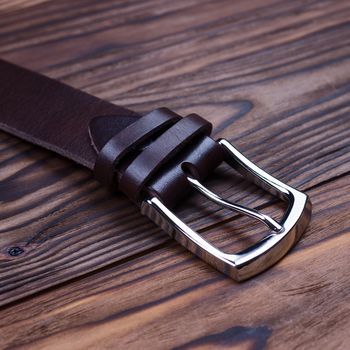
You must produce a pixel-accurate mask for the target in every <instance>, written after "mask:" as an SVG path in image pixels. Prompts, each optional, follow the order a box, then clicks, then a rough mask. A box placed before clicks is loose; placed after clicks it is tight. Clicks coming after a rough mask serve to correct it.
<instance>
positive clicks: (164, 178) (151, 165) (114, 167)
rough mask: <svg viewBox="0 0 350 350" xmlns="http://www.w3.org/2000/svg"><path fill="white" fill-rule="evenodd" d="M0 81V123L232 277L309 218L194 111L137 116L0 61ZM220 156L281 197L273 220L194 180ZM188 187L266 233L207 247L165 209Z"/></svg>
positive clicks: (261, 263) (251, 271) (255, 267)
mask: <svg viewBox="0 0 350 350" xmlns="http://www.w3.org/2000/svg"><path fill="white" fill-rule="evenodd" d="M0 77H1V84H0V99H1V100H0V106H1V107H0V108H1V113H0V129H2V130H5V131H8V132H10V133H12V134H14V135H16V136H19V137H21V138H23V139H25V140H28V141H30V142H32V143H34V144H37V145H40V146H43V147H46V148H48V149H49V150H53V151H55V152H57V153H59V154H61V155H63V156H65V157H67V158H70V159H72V160H75V161H76V162H78V163H80V164H82V165H85V166H87V167H88V168H90V169H95V176H96V177H97V179H98V180H99V181H101V182H102V183H103V184H105V185H108V186H110V187H111V186H112V187H115V188H118V189H119V190H121V191H123V192H124V193H125V194H126V195H127V196H129V198H130V199H131V200H133V201H134V202H135V203H137V204H138V205H139V206H140V209H141V213H142V214H144V215H147V216H148V217H149V218H150V219H151V220H153V221H154V222H155V223H157V224H158V225H159V226H160V227H162V228H163V229H164V230H165V231H167V232H168V233H169V235H171V236H172V237H174V238H175V239H177V240H178V241H179V242H180V243H181V244H182V245H184V246H185V247H186V248H188V249H189V250H191V251H192V252H194V253H195V254H197V255H198V256H200V257H201V258H202V259H204V260H205V261H207V262H208V263H209V264H211V265H213V266H214V267H215V268H217V269H218V270H220V271H222V272H223V273H225V274H227V275H229V276H231V277H232V278H234V279H236V280H239V281H240V280H244V279H246V278H249V277H251V276H253V275H255V274H257V273H259V272H261V271H263V270H265V269H267V268H268V267H270V266H271V265H272V264H274V263H275V262H276V261H277V260H279V259H280V258H281V257H282V256H283V255H284V254H286V253H287V252H288V250H289V249H290V248H291V247H292V246H293V245H294V244H295V242H296V241H297V240H298V239H299V237H300V236H301V234H302V232H303V231H304V230H305V228H306V226H307V224H308V222H309V219H310V215H311V203H310V201H309V199H308V197H307V195H305V194H304V193H301V192H299V191H297V190H295V189H293V188H291V187H290V186H288V185H285V184H283V183H282V182H280V181H278V180H277V179H275V178H273V177H272V176H271V175H269V174H267V173H265V172H264V171H263V170H261V169H259V168H258V167H257V166H256V165H254V164H253V163H252V162H250V161H249V160H248V159H247V158H245V157H244V156H243V155H242V154H241V153H240V152H239V151H238V150H236V149H235V148H234V147H233V145H232V144H230V143H229V142H228V141H227V140H219V141H218V142H215V141H214V140H212V139H211V138H210V137H209V134H210V132H211V124H210V123H209V122H207V121H205V120H204V119H203V118H201V117H199V116H198V115H195V114H191V115H189V116H187V117H185V118H181V117H180V116H179V115H177V114H176V113H174V112H172V111H170V110H168V109H166V108H161V109H158V110H156V111H153V112H151V113H149V114H147V115H146V116H144V117H140V116H139V115H138V114H136V113H134V112H132V111H129V110H127V109H125V108H121V107H118V106H115V105H113V104H111V103H108V102H105V101H101V100H99V99H98V98H96V97H93V96H90V95H88V94H86V93H83V92H81V91H78V90H76V89H73V88H71V87H69V86H67V85H64V84H62V83H59V82H57V81H54V80H52V79H49V78H46V77H44V76H42V75H40V74H37V73H33V72H30V71H28V70H25V69H23V68H20V67H17V66H14V65H12V64H10V63H7V62H4V61H1V60H0ZM224 159H225V161H226V162H228V163H229V164H230V165H231V166H233V167H234V168H235V169H236V170H238V171H239V172H241V174H242V175H243V176H245V177H246V178H251V179H252V180H253V181H254V182H255V183H256V184H258V185H260V187H262V188H264V189H266V190H268V191H269V192H270V193H271V194H273V195H277V196H278V197H279V198H281V199H282V200H286V201H287V202H288V203H289V206H288V212H287V213H286V215H285V216H284V217H283V219H282V221H281V223H278V222H276V221H275V220H274V219H273V218H271V217H269V216H267V215H265V214H263V213H260V212H258V211H256V210H254V209H250V208H247V207H243V206H241V205H238V204H235V203H231V202H229V201H227V200H225V199H224V198H221V197H220V195H218V194H216V193H213V192H212V191H210V190H209V189H207V188H206V187H205V186H204V185H203V184H202V183H201V181H202V180H203V179H204V178H205V177H206V176H208V175H209V174H211V173H212V172H213V170H214V169H215V168H216V167H217V166H218V165H219V164H220V163H221V162H222V161H223V160H224ZM191 188H195V189H196V190H198V191H199V192H200V193H201V194H202V195H204V196H205V197H206V198H208V199H209V200H211V201H214V202H215V203H216V204H218V205H220V206H223V207H225V208H227V209H231V210H235V211H238V212H240V213H242V214H245V215H248V216H249V217H252V218H255V219H256V220H259V221H260V222H262V223H264V224H265V225H266V226H267V227H268V228H269V229H270V231H272V232H271V233H270V234H269V235H268V236H266V237H265V238H264V239H262V240H261V241H260V242H257V243H256V244H254V245H253V246H251V247H250V248H248V249H246V250H244V251H242V252H238V253H235V254H227V253H225V252H223V251H221V250H219V249H217V248H216V247H214V246H213V245H211V244H210V243H209V242H208V241H206V240H205V239H204V238H203V237H202V236H201V235H199V234H198V233H197V232H195V231H193V230H192V229H191V228H190V227H188V226H187V225H186V224H185V223H184V222H183V221H181V220H180V219H179V218H178V217H177V216H176V215H175V214H174V213H173V212H172V211H171V210H170V207H171V206H174V205H176V204H177V203H179V202H180V200H181V199H182V198H183V197H184V196H186V195H187V193H188V191H189V190H190V189H191Z"/></svg>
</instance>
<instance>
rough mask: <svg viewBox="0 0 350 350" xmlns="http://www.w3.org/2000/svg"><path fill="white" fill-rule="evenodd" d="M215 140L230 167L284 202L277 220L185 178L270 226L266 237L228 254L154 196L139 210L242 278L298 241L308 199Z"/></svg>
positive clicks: (261, 268) (219, 266) (208, 194)
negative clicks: (241, 249)
mask: <svg viewBox="0 0 350 350" xmlns="http://www.w3.org/2000/svg"><path fill="white" fill-rule="evenodd" d="M218 142H219V144H220V145H221V146H222V147H224V149H225V151H226V152H227V155H228V158H227V162H228V163H229V164H230V165H231V166H232V167H233V168H234V169H236V170H238V171H239V172H240V173H241V174H242V175H244V176H245V177H247V178H249V179H250V180H251V181H252V182H254V183H255V184H257V185H258V186H260V187H262V188H263V189H265V190H266V191H268V192H270V193H271V194H273V195H275V196H277V197H278V198H280V199H282V200H284V201H286V202H288V204H289V205H288V209H287V211H286V213H285V215H284V217H283V219H282V220H281V222H280V223H277V222H276V221H275V220H273V219H272V218H270V217H268V216H266V215H264V214H262V213H260V212H258V211H256V210H253V209H249V208H246V207H243V206H240V205H237V204H233V203H230V202H228V201H226V200H224V199H222V198H221V197H219V196H218V195H216V194H215V193H213V192H211V191H210V190H208V189H207V188H206V187H205V186H204V185H202V184H201V183H200V182H199V181H198V180H196V179H194V178H193V177H191V176H188V180H189V181H190V183H191V185H192V186H193V187H194V188H196V189H197V190H198V191H199V192H200V193H202V194H203V195H205V196H206V197H207V198H209V199H210V200H213V201H214V202H216V203H218V204H220V205H222V206H224V207H226V208H229V209H231V210H236V211H238V212H240V213H243V214H245V215H248V216H250V217H252V218H255V219H257V220H259V221H261V222H263V223H264V224H265V225H267V226H268V227H269V228H270V229H271V233H270V234H269V235H268V236H266V237H265V238H263V239H262V240H260V241H259V242H257V243H256V244H254V245H253V246H251V247H249V248H248V249H246V250H244V251H241V252H239V253H236V254H228V253H225V252H223V251H221V250H219V249H217V248H216V247H214V246H213V245H212V244H210V243H209V242H208V241H206V240H205V239H204V238H202V237H201V236H200V235H199V234H198V233H197V232H195V231H193V230H192V229H191V228H190V227H189V226H187V225H186V224H185V223H184V222H183V221H182V220H180V219H179V218H178V217H177V216H176V215H175V214H174V213H173V212H172V211H170V210H169V209H168V208H167V207H166V206H165V205H164V204H163V203H162V202H161V201H160V200H159V199H158V198H156V197H153V198H149V199H147V200H145V201H144V202H143V203H142V205H141V212H142V214H144V215H146V216H148V217H149V218H150V219H151V220H153V221H154V222H155V223H156V224H157V225H159V226H160V227H161V228H162V229H164V230H165V231H166V232H167V233H168V234H169V235H170V236H171V237H173V238H175V239H176V240H177V241H178V242H179V243H180V244H182V245H183V246H185V247H186V248H187V249H189V250H190V251H191V252H193V253H194V254H196V255H197V256H199V257H200V258H201V259H203V260H204V261H206V262H207V263H209V264H211V265H212V266H214V267H215V268H216V269H218V270H219V271H221V272H223V273H225V274H226V275H228V276H230V277H232V278H233V279H234V280H236V281H243V280H245V279H247V278H250V277H252V276H254V275H256V274H258V273H260V272H262V271H264V270H266V269H267V268H269V267H270V266H271V265H273V264H274V263H276V262H277V261H278V260H279V259H281V258H282V257H283V256H284V255H285V254H286V253H287V252H288V251H289V250H290V249H291V247H292V246H293V245H294V244H295V243H296V242H297V241H298V240H299V238H300V237H301V235H302V233H303V232H304V231H305V229H306V227H307V225H308V223H309V221H310V217H311V202H310V200H309V198H308V196H307V195H306V194H304V193H302V192H300V191H297V190H296V189H294V188H292V187H290V186H288V185H286V184H284V183H282V182H281V181H279V180H277V179H275V178H274V177H272V176H271V175H269V174H267V173H266V172H264V171H263V170H261V169H260V168H258V167H257V166H256V165H255V164H253V163H252V162H251V161H250V160H249V159H247V158H246V157H244V156H243V155H242V154H241V153H240V152H239V151H237V150H236V149H235V148H234V147H233V145H232V144H231V143H230V142H228V141H227V140H224V139H221V140H219V141H218Z"/></svg>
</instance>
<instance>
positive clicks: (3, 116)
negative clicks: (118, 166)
mask: <svg viewBox="0 0 350 350" xmlns="http://www.w3.org/2000/svg"><path fill="white" fill-rule="evenodd" d="M101 115H113V116H114V117H113V118H111V119H110V122H109V123H108V124H107V125H105V128H104V133H105V134H106V136H105V137H107V139H108V138H110V137H112V136H114V135H115V134H116V133H117V132H119V131H120V130H122V129H124V128H125V127H127V126H128V125H130V124H132V123H133V122H134V121H136V120H137V119H138V118H139V117H140V116H139V115H138V114H136V113H135V112H132V111H129V110H127V109H125V108H122V107H118V106H115V105H113V104H111V103H109V102H106V101H102V100H100V99H98V98H96V97H94V96H91V95H89V94H86V93H84V92H82V91H79V90H77V89H74V88H72V87H70V86H68V85H65V84H63V83H60V82H58V81H56V80H53V79H50V78H48V77H45V76H43V75H41V74H38V73H34V72H31V71H29V70H26V69H24V68H21V67H18V66H16V65H14V64H11V63H9V62H6V61H3V60H0V129H1V130H4V131H7V132H9V133H10V134H13V135H15V136H18V137H20V138H22V139H24V140H26V141H29V142H31V143H34V144H36V145H39V146H42V147H44V148H47V149H49V150H52V151H54V152H56V153H58V154H61V155H63V156H64V157H67V158H69V159H72V160H74V161H76V162H77V163H79V164H82V165H84V166H86V167H88V168H90V169H93V167H94V164H95V160H96V152H95V150H94V148H93V147H91V140H90V136H89V124H90V121H91V120H92V119H93V118H94V117H97V116H101Z"/></svg>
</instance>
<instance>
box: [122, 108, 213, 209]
mask: <svg viewBox="0 0 350 350" xmlns="http://www.w3.org/2000/svg"><path fill="white" fill-rule="evenodd" d="M211 129H212V126H211V124H210V123H209V122H208V121H206V120H204V119H203V118H201V117H200V116H198V115H196V114H191V115H189V116H187V117H186V118H183V119H181V120H180V121H178V122H177V123H176V124H174V125H173V126H172V127H170V128H169V129H168V130H167V131H166V132H164V134H162V135H161V136H159V137H158V138H157V139H156V140H155V141H154V142H153V143H152V144H151V145H150V146H148V147H147V148H146V149H145V150H144V151H143V152H141V153H140V155H139V156H138V157H136V159H135V160H133V161H132V163H131V164H130V165H129V166H128V168H127V169H126V170H125V171H124V172H123V174H122V176H121V178H120V181H119V188H120V190H121V191H122V192H124V193H125V194H126V195H127V196H128V197H129V198H130V199H131V200H132V201H134V202H136V203H138V202H140V199H141V192H142V190H143V188H144V186H145V184H146V183H147V181H149V180H150V179H151V177H152V175H153V174H155V173H156V172H157V170H158V169H160V167H162V166H165V165H166V163H167V162H168V161H169V160H170V159H171V158H172V157H173V156H174V155H176V154H177V153H179V152H180V151H181V150H182V149H183V148H184V147H185V146H186V145H188V144H189V143H190V141H191V140H193V139H194V138H195V137H196V136H198V135H200V134H202V135H208V134H210V132H211Z"/></svg>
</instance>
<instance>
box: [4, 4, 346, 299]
mask: <svg viewBox="0 0 350 350" xmlns="http://www.w3.org/2000/svg"><path fill="white" fill-rule="evenodd" d="M155 9H158V11H159V12H158V13H155ZM223 9H225V10H224V11H223ZM67 13H69V16H68V15H67ZM349 13H350V8H349V4H348V3H347V2H342V1H336V2H332V3H328V2H315V1H295V2H287V1H281V2H276V1H269V2H264V4H261V3H258V2H253V1H252V2H249V3H247V2H246V1H238V2H235V3H233V2H231V1H222V2H220V6H218V4H217V2H214V1H208V2H205V3H204V2H200V3H199V2H196V1H176V2H170V1H169V2H158V1H149V2H135V3H132V4H129V3H127V2H125V3H124V2H118V3H117V4H115V3H114V2H112V1H103V2H97V1H90V2H89V3H88V5H87V4H86V3H85V2H80V1H76V2H74V5H72V3H71V2H70V1H60V2H53V1H49V2H45V3H43V4H38V5H34V6H31V7H29V8H26V9H23V10H16V11H14V12H9V13H8V15H6V16H5V17H3V18H2V19H1V22H0V54H1V56H2V58H5V59H9V60H12V61H14V62H17V63H20V64H22V65H25V66H27V67H30V68H34V69H37V70H39V71H41V72H43V73H46V74H49V75H50V76H52V77H55V78H59V79H62V80H63V81H65V82H68V83H70V84H72V85H74V86H76V87H78V88H83V89H84V90H86V91H88V92H90V93H93V94H96V95H98V96H100V97H102V98H106V99H108V100H111V101H114V102H116V103H118V104H124V105H126V106H129V107H133V108H134V109H136V110H137V111H139V112H143V111H146V110H150V109H152V108H155V107H158V106H161V105H167V106H169V107H170V108H174V109H175V110H176V111H178V112H180V113H187V112H189V111H193V112H197V113H199V114H202V115H203V116H204V117H206V118H208V119H209V120H211V121H212V122H213V124H214V126H215V133H216V135H217V137H219V136H224V137H227V138H229V139H230V140H232V141H234V143H235V144H236V145H237V146H238V148H239V149H241V150H242V151H243V152H244V153H245V154H246V155H248V156H249V157H250V158H251V159H252V160H254V161H256V162H257V163H258V164H259V165H261V166H262V167H263V168H265V169H266V170H267V171H269V172H271V173H272V174H273V175H275V176H277V177H279V178H280V179H282V180H283V181H287V182H289V183H290V184H292V185H294V186H297V187H299V188H301V189H304V190H307V189H310V188H313V187H315V186H318V185H319V184H322V183H324V182H327V181H329V180H331V179H333V178H335V177H339V176H341V175H342V174H346V173H348V172H349V170H350V169H349V158H350V156H349V148H350V145H349V144H350V142H349V140H350V118H349V117H348V116H349V112H350V107H349V106H350V104H349V91H350V83H349V72H350V70H349V68H350V60H349V57H350V56H349V53H350V46H349V45H348V43H349V40H350V35H349V33H350V30H349V25H348V22H347V21H348V15H349ZM87 37H88V38H89V40H87ZM0 141H1V144H0V149H1V153H0V161H1V164H0V166H1V169H2V171H1V174H0V177H1V183H0V186H1V191H0V200H1V204H0V212H1V214H0V215H1V221H0V233H1V234H0V293H1V294H0V303H2V304H5V303H9V302H11V301H13V300H16V299H18V298H21V297H24V296H27V295H30V294H33V293H35V292H37V291H39V290H42V289H45V288H48V287H50V286H53V285H56V284H59V283H62V282H63V281H67V280H69V279H72V278H75V277H77V276H80V275H82V274H86V273H88V272H90V271H93V270H96V269H99V268H102V267H103V266H106V265H108V264H111V263H116V262H118V261H124V260H125V259H132V258H133V257H134V256H135V255H137V254H139V253H142V252H148V251H149V250H152V249H157V247H158V246H159V245H161V244H164V243H165V242H168V238H167V236H166V235H165V234H163V233H162V232H161V231H160V230H158V229H157V228H155V227H154V226H153V224H151V223H150V222H149V221H148V220H147V219H145V218H142V217H141V216H140V215H139V212H138V210H137V209H136V208H134V207H133V206H132V205H131V204H129V203H128V202H127V201H126V200H125V199H123V197H122V196H111V195H109V194H108V193H107V192H106V191H105V190H103V189H100V188H99V186H98V185H97V183H95V182H94V181H93V180H92V179H91V176H90V174H89V173H88V172H87V171H85V170H83V169H81V168H78V167H77V166H75V165H74V164H72V163H70V162H68V161H65V160H63V159H61V158H59V157H54V156H53V155H52V154H51V153H49V152H45V151H42V150H39V149H37V148H34V147H31V146H29V145H28V144H25V143H23V142H17V140H15V139H14V138H11V137H8V136H6V135H5V134H1V140H0ZM223 180H225V181H223ZM232 182H236V183H237V186H234V188H232ZM209 184H210V186H211V187H212V188H214V189H215V190H216V191H218V192H219V193H221V194H222V195H224V196H226V197H228V198H231V199H234V200H236V201H240V202H243V203H245V204H247V205H251V206H261V205H262V204H263V203H264V200H263V199H262V198H260V197H261V195H262V192H261V191H256V189H255V188H254V187H251V186H248V185H247V184H246V183H243V182H242V181H241V179H238V178H237V177H236V178H235V179H234V181H233V180H230V178H229V177H228V171H227V168H224V169H222V171H221V172H220V174H219V176H218V178H216V179H213V180H212V181H210V182H209ZM247 195H249V197H248V198H247ZM266 200H267V203H271V198H270V197H266V198H265V201H266ZM180 214H181V217H182V218H184V220H186V222H188V223H191V224H192V225H193V227H195V228H196V229H200V230H202V231H206V230H208V228H210V227H212V226H213V225H216V224H217V223H218V222H222V221H227V222H230V220H231V219H232V218H235V217H236V216H235V215H234V214H232V213H227V212H226V211H222V210H218V208H217V207H215V206H213V205H212V204H210V203H202V201H201V200H200V199H198V196H197V197H195V198H194V199H191V200H190V201H189V203H187V204H186V205H185V206H184V208H182V209H181V211H180ZM208 214H209V215H208ZM216 232H218V236H217V238H216V236H215V235H214V236H213V239H214V240H215V241H220V240H221V239H220V237H222V235H224V234H225V232H226V228H225V227H220V230H219V231H216ZM238 243H239V242H238ZM14 247H19V248H21V249H22V250H23V253H22V254H19V255H17V256H11V255H9V249H10V252H12V253H14V252H20V250H11V248H14Z"/></svg>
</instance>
